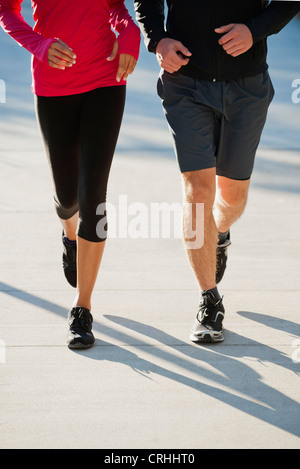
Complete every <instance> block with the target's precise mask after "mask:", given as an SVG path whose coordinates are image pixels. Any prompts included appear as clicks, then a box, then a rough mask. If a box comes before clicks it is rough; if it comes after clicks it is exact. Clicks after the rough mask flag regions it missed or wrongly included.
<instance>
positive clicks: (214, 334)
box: [190, 292, 225, 343]
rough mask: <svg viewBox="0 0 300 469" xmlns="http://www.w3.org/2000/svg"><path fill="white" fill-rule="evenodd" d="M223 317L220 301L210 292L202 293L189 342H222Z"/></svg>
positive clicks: (223, 312)
mask: <svg viewBox="0 0 300 469" xmlns="http://www.w3.org/2000/svg"><path fill="white" fill-rule="evenodd" d="M224 315H225V309H224V306H223V304H222V299H221V300H218V299H217V298H216V297H215V295H214V294H213V293H212V292H206V293H203V299H202V302H201V304H200V309H199V312H198V314H197V317H196V321H195V323H194V326H193V329H192V332H191V335H190V340H191V341H192V342H198V343H208V342H223V340H224V337H223V334H222V332H223V319H224Z"/></svg>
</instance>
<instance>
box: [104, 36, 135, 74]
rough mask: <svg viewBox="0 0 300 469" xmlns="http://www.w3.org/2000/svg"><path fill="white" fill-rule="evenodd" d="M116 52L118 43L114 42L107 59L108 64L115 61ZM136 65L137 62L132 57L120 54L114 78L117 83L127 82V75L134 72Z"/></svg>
mask: <svg viewBox="0 0 300 469" xmlns="http://www.w3.org/2000/svg"><path fill="white" fill-rule="evenodd" d="M118 50H119V44H118V41H115V43H114V47H113V50H112V53H111V54H110V56H109V57H108V59H107V60H108V61H109V62H111V61H112V60H115V58H116V57H117V54H118ZM136 63H137V60H136V59H135V58H134V57H133V56H132V55H129V54H120V59H119V68H118V73H117V76H116V80H117V82H120V81H121V80H127V78H128V75H131V74H132V73H133V72H134V69H135V66H136Z"/></svg>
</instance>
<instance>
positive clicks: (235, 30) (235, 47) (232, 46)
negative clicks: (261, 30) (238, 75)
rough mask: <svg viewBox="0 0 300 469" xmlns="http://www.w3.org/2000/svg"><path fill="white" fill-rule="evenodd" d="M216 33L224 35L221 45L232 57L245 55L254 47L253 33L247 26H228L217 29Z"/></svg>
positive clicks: (220, 41)
mask: <svg viewBox="0 0 300 469" xmlns="http://www.w3.org/2000/svg"><path fill="white" fill-rule="evenodd" d="M215 32H216V33H218V34H223V36H222V37H221V39H220V40H219V44H220V45H221V46H222V47H223V49H224V50H225V51H226V52H227V54H229V55H232V57H237V56H239V55H241V54H244V53H245V52H247V50H249V49H251V47H252V46H253V37H252V34H251V31H250V29H249V28H248V26H246V25H245V24H228V25H226V26H222V27H221V28H217V29H215Z"/></svg>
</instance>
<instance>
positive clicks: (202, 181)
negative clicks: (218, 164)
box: [183, 169, 216, 206]
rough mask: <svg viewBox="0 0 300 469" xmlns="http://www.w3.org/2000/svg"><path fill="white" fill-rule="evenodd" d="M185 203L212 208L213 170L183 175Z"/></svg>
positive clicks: (214, 187) (213, 196) (213, 195)
mask: <svg viewBox="0 0 300 469" xmlns="http://www.w3.org/2000/svg"><path fill="white" fill-rule="evenodd" d="M183 181H184V192H185V201H186V202H187V203H192V204H196V203H203V204H206V205H209V206H212V205H213V203H214V199H215V191H216V185H215V171H214V169H209V170H200V171H193V172H188V173H183Z"/></svg>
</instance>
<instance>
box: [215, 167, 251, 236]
mask: <svg viewBox="0 0 300 469" xmlns="http://www.w3.org/2000/svg"><path fill="white" fill-rule="evenodd" d="M249 185H250V180H246V181H237V180H234V179H228V178H225V177H222V176H218V177H217V194H216V200H215V206H214V217H215V221H216V225H217V228H218V231H219V232H220V233H225V232H226V231H228V230H229V228H230V227H231V225H232V224H233V223H235V222H236V221H237V220H238V219H239V218H240V216H241V215H242V213H243V212H244V210H245V207H246V204H247V197H248V190H249Z"/></svg>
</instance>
